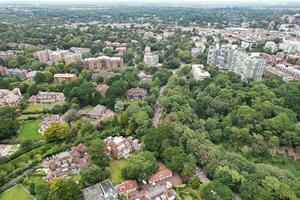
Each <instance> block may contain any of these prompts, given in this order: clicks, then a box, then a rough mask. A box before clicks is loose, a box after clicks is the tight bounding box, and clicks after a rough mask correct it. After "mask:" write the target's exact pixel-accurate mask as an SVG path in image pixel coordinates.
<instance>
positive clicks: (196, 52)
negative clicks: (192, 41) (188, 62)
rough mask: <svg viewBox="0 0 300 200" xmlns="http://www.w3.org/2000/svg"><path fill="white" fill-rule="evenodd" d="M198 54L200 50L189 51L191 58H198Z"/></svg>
mask: <svg viewBox="0 0 300 200" xmlns="http://www.w3.org/2000/svg"><path fill="white" fill-rule="evenodd" d="M200 53H201V49H200V48H192V49H191V55H192V58H194V59H195V58H198V57H199V56H200Z"/></svg>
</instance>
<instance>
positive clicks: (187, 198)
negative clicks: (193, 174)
mask: <svg viewBox="0 0 300 200" xmlns="http://www.w3.org/2000/svg"><path fill="white" fill-rule="evenodd" d="M174 190H175V192H176V194H177V195H178V196H179V197H180V198H181V200H194V199H201V197H200V191H199V189H198V190H194V189H193V188H191V187H190V186H189V185H185V186H184V185H183V186H178V187H175V188H174ZM178 199H179V198H178Z"/></svg>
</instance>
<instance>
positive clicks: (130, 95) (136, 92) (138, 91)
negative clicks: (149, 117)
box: [127, 87, 148, 100]
mask: <svg viewBox="0 0 300 200" xmlns="http://www.w3.org/2000/svg"><path fill="white" fill-rule="evenodd" d="M147 94H148V93H147V90H145V89H143V88H139V87H137V88H131V89H129V90H128V91H127V99H130V100H142V99H144V98H145V96H147Z"/></svg>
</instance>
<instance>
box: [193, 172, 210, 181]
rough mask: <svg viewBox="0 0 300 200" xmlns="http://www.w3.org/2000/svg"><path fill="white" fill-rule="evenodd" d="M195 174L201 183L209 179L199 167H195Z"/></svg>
mask: <svg viewBox="0 0 300 200" xmlns="http://www.w3.org/2000/svg"><path fill="white" fill-rule="evenodd" d="M195 175H196V176H198V177H199V179H200V182H201V183H208V182H210V180H209V179H208V178H207V176H206V175H205V174H204V172H203V171H202V170H201V169H200V168H197V169H196V173H195Z"/></svg>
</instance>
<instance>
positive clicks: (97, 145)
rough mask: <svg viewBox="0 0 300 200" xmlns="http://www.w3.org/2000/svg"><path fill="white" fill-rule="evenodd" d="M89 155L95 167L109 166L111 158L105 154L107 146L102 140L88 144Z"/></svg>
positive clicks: (95, 140)
mask: <svg viewBox="0 0 300 200" xmlns="http://www.w3.org/2000/svg"><path fill="white" fill-rule="evenodd" d="M88 148H89V155H90V156H91V158H92V161H93V163H94V164H95V165H97V166H99V167H106V166H108V164H109V158H108V157H107V155H106V154H105V149H106V145H105V143H104V142H103V141H102V140H101V139H94V140H92V141H91V142H90V143H89V144H88Z"/></svg>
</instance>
